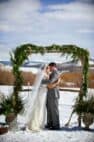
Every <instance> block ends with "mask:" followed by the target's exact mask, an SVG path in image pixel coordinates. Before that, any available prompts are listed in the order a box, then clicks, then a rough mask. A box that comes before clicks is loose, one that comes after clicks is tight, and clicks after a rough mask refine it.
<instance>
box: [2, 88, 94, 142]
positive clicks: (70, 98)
mask: <svg viewBox="0 0 94 142" xmlns="http://www.w3.org/2000/svg"><path fill="white" fill-rule="evenodd" d="M89 91H90V90H89ZM92 91H94V90H92ZM0 92H3V93H4V94H5V95H9V94H10V92H12V86H10V87H9V86H0ZM28 95H30V92H23V93H22V96H25V97H28ZM77 95H78V93H77V92H63V91H60V101H59V110H60V124H61V130H59V131H52V130H41V131H39V132H31V131H29V130H26V131H21V130H18V131H16V132H13V131H9V132H8V133H6V134H4V135H0V142H94V124H93V125H91V127H90V128H91V131H85V130H83V129H81V128H78V123H77V116H76V114H74V115H73V117H72V119H71V122H70V125H69V127H65V123H66V122H67V121H68V119H69V116H70V114H71V111H72V105H73V104H74V101H75V98H76V97H77ZM2 118H3V116H1V117H0V120H1V119H2ZM18 121H19V119H18ZM82 126H83V127H84V124H82Z"/></svg>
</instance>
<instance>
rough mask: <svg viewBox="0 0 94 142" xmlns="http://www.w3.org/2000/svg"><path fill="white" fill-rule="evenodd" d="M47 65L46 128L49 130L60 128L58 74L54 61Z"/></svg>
mask: <svg viewBox="0 0 94 142" xmlns="http://www.w3.org/2000/svg"><path fill="white" fill-rule="evenodd" d="M48 67H49V72H50V75H49V79H48V85H47V102H46V106H47V125H46V128H48V129H51V130H58V129H60V122H59V109H58V100H59V89H58V87H57V82H58V78H59V74H58V71H57V66H56V63H54V62H52V63H50V64H49V65H48Z"/></svg>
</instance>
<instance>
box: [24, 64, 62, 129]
mask: <svg viewBox="0 0 94 142" xmlns="http://www.w3.org/2000/svg"><path fill="white" fill-rule="evenodd" d="M59 82H60V77H59V73H58V70H57V65H56V63H54V62H51V63H49V64H48V65H47V66H46V67H44V68H40V69H39V72H38V73H37V76H36V79H35V83H34V87H33V90H32V95H30V97H31V96H33V102H32V97H31V98H28V102H27V104H29V105H27V109H28V110H27V112H26V116H27V117H28V121H27V127H28V129H29V130H31V131H39V130H41V129H44V128H46V129H49V130H58V129H60V122H59V109H58V107H59V106H58V105H59V104H58V101H59V87H58V85H59ZM31 103H32V104H31Z"/></svg>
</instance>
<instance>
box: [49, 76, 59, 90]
mask: <svg viewBox="0 0 94 142" xmlns="http://www.w3.org/2000/svg"><path fill="white" fill-rule="evenodd" d="M60 81H61V79H60V78H58V80H57V81H56V82H54V83H49V84H48V85H47V88H48V89H52V88H55V87H57V86H58V85H59V83H60Z"/></svg>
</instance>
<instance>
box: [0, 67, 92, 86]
mask: <svg viewBox="0 0 94 142" xmlns="http://www.w3.org/2000/svg"><path fill="white" fill-rule="evenodd" d="M22 75H23V78H24V84H23V85H27V84H28V82H29V83H30V85H32V84H33V82H34V80H35V76H36V75H35V74H33V73H32V72H22ZM81 77H82V74H81V72H70V73H69V72H66V73H63V74H62V76H61V78H62V79H61V82H60V86H61V87H80V84H81ZM13 82H14V76H13V73H12V71H9V70H2V69H0V85H13ZM89 87H90V88H94V72H93V71H90V72H89Z"/></svg>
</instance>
